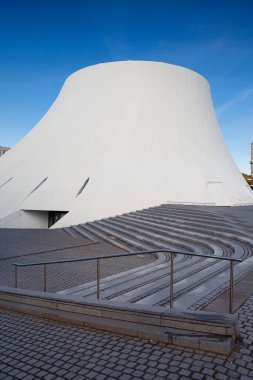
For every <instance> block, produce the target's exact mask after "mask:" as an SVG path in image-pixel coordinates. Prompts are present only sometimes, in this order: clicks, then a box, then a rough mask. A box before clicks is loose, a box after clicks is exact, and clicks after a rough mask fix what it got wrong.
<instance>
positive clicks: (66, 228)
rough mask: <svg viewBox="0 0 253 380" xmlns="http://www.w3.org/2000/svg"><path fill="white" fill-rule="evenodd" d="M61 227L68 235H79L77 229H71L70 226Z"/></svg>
mask: <svg viewBox="0 0 253 380" xmlns="http://www.w3.org/2000/svg"><path fill="white" fill-rule="evenodd" d="M62 229H63V231H64V232H66V233H67V234H68V235H70V236H72V237H74V238H76V237H79V236H80V234H79V233H78V232H77V231H75V230H73V228H72V227H63V228H62Z"/></svg>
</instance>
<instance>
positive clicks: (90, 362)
mask: <svg viewBox="0 0 253 380" xmlns="http://www.w3.org/2000/svg"><path fill="white" fill-rule="evenodd" d="M237 314H238V318H239V323H240V334H241V338H242V340H241V342H239V343H238V345H237V346H236V347H235V349H234V350H233V352H232V353H231V354H230V355H229V356H228V357H226V356H224V355H219V354H213V353H207V352H204V351H200V350H193V349H191V348H175V347H172V346H169V345H164V344H156V343H155V342H153V341H145V340H140V339H137V338H130V337H126V336H122V335H118V334H112V333H106V332H101V331H98V330H93V329H87V328H81V327H78V326H74V325H70V324H65V323H64V324H63V323H59V322H55V321H50V320H46V319H40V318H37V317H33V316H27V315H23V314H18V313H14V312H7V311H1V312H0V358H1V360H0V379H25V380H29V379H45V380H51V379H75V380H81V379H94V380H103V379H122V380H128V379H129V380H130V379H131V380H134V379H146V380H149V379H150V380H151V379H154V380H159V379H181V380H187V379H203V380H211V379H220V380H223V379H224V380H225V379H241V380H250V379H252V378H253V359H252V358H253V324H252V322H253V296H251V297H250V298H248V300H247V301H246V302H245V303H244V304H243V305H242V306H241V307H240V308H239V309H238V311H237Z"/></svg>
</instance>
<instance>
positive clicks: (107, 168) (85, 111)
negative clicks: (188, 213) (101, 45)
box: [0, 61, 253, 227]
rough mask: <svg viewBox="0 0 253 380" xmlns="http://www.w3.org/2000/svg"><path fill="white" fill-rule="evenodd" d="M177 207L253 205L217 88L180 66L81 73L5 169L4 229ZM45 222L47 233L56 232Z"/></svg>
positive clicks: (0, 196)
mask: <svg viewBox="0 0 253 380" xmlns="http://www.w3.org/2000/svg"><path fill="white" fill-rule="evenodd" d="M88 178H89V181H88V182H87V184H86V186H85V187H84V188H83V190H82V187H83V185H84V184H85V182H86V181H87V179H88ZM81 190H82V191H81ZM167 201H170V202H193V203H209V204H216V205H227V206H234V205H235V204H236V205H237V204H240V205H243V204H253V193H252V190H251V189H250V187H249V186H248V185H247V183H246V182H245V181H244V179H243V178H242V176H241V174H240V172H239V170H238V168H237V167H236V165H235V163H234V162H233V159H232V158H231V156H230V154H229V152H228V149H227V147H226V145H225V142H224V139H223V136H222V134H221V131H220V128H219V125H218V123H217V120H216V116H215V112H214V109H213V105H212V100H211V95H210V88H209V84H208V82H207V81H206V80H205V79H204V78H203V77H202V76H200V75H199V74H197V73H195V72H193V71H191V70H188V69H186V68H182V67H178V66H175V65H169V64H165V63H160V62H142V61H126V62H124V61H122V62H112V63H105V64H99V65H95V66H90V67H87V68H85V69H82V70H79V71H77V72H76V73H74V74H73V75H71V76H70V77H69V78H68V79H67V80H66V82H65V83H64V86H63V88H62V90H61V92H60V94H59V96H58V97H57V99H56V100H55V102H54V104H53V105H52V107H51V108H50V109H49V111H48V112H47V113H46V114H45V116H44V117H43V118H42V120H41V121H40V122H39V123H38V124H37V125H36V126H35V127H34V128H33V130H32V131H31V132H30V133H28V135H27V136H26V137H25V138H23V139H22V140H21V141H20V142H19V143H18V144H17V145H16V146H15V147H13V148H12V149H11V150H10V151H9V152H7V153H6V154H5V155H4V156H3V157H2V158H1V160H0V226H2V227H8V226H11V227H13V226H14V227H33V222H32V220H33V219H34V217H35V216H36V215H37V216H38V217H39V213H37V214H34V217H29V218H27V217H26V220H27V222H25V223H24V221H22V215H23V214H22V213H20V211H21V210H23V211H34V212H35V211H36V212H38V211H44V212H47V211H50V210H51V211H68V213H67V214H66V215H65V216H64V217H63V218H62V219H61V220H60V221H59V222H57V223H56V224H55V225H54V227H61V226H68V225H71V224H77V223H81V222H86V221H91V220H95V219H100V218H104V217H109V216H114V215H117V214H121V213H124V212H130V211H135V210H137V209H142V208H146V207H151V206H155V205H159V204H161V203H166V202H167ZM11 215H13V216H14V217H11ZM15 215H20V216H19V217H15ZM41 215H43V216H42V219H43V220H41V223H40V222H38V223H37V225H40V226H41V225H44V226H45V227H46V225H45V224H46V223H44V220H45V214H43V213H41ZM8 218H9V219H10V218H11V220H12V223H10V224H8V222H7V220H8ZM14 220H15V223H14V222H13V221H14ZM28 220H30V221H31V222H29V221H28Z"/></svg>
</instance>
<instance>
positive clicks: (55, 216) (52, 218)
mask: <svg viewBox="0 0 253 380" xmlns="http://www.w3.org/2000/svg"><path fill="white" fill-rule="evenodd" d="M67 213H68V211H48V228H50V227H51V226H52V225H53V224H55V223H56V222H58V220H60V219H61V218H62V217H63V216H64V215H66V214H67Z"/></svg>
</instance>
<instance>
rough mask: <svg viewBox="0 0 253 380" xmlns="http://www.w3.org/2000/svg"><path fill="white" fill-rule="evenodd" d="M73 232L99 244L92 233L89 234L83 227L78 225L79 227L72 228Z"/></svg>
mask: <svg viewBox="0 0 253 380" xmlns="http://www.w3.org/2000/svg"><path fill="white" fill-rule="evenodd" d="M71 228H72V230H74V231H75V232H77V233H78V234H79V235H81V236H83V237H85V238H87V239H89V240H91V241H94V242H97V239H95V238H94V236H92V235H91V234H90V233H88V232H87V231H86V230H85V229H84V228H82V226H81V225H78V226H71Z"/></svg>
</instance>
